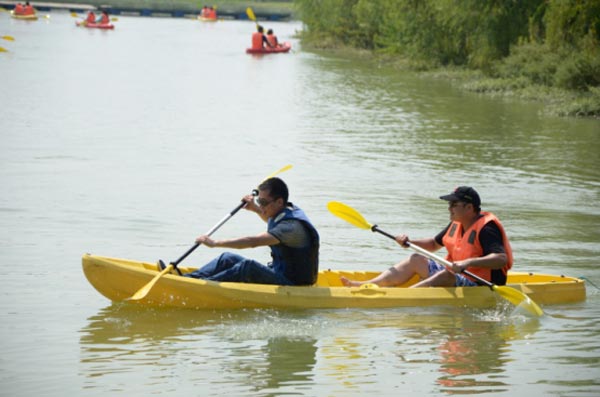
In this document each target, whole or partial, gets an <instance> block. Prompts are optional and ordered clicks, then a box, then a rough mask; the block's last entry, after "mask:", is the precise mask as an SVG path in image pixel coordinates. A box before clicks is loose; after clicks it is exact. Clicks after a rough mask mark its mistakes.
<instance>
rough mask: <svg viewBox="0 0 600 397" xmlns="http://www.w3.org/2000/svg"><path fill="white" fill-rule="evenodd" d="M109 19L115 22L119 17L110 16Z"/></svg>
mask: <svg viewBox="0 0 600 397" xmlns="http://www.w3.org/2000/svg"><path fill="white" fill-rule="evenodd" d="M110 20H111V21H113V22H117V21H118V20H119V18H117V17H112V18H110Z"/></svg>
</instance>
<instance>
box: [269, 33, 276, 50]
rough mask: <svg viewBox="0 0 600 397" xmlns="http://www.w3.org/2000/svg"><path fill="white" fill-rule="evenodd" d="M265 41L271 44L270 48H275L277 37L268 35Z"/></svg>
mask: <svg viewBox="0 0 600 397" xmlns="http://www.w3.org/2000/svg"><path fill="white" fill-rule="evenodd" d="M267 41H268V42H269V44H271V46H273V47H277V36H275V35H274V34H268V35H267Z"/></svg>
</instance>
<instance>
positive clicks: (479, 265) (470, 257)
mask: <svg viewBox="0 0 600 397" xmlns="http://www.w3.org/2000/svg"><path fill="white" fill-rule="evenodd" d="M440 198H441V199H442V200H446V201H448V211H449V212H450V224H448V226H446V228H445V229H444V230H442V231H441V232H440V233H438V235H437V236H435V237H433V238H424V239H420V240H409V238H408V236H406V235H399V236H397V237H396V241H397V242H398V244H400V245H402V246H404V247H406V243H407V242H408V241H410V243H411V244H414V245H418V246H419V247H421V248H424V249H426V250H428V251H431V252H433V251H437V250H439V249H440V248H443V247H445V248H446V250H447V251H448V255H447V256H446V259H447V260H448V261H450V262H452V271H449V270H448V269H446V268H445V267H444V266H443V265H441V264H438V263H436V262H435V261H433V260H431V259H428V258H426V257H425V256H422V255H419V254H413V255H411V256H410V257H408V258H407V259H405V260H403V261H402V262H400V263H398V264H396V265H394V266H393V267H391V268H390V269H388V270H386V271H385V272H383V273H381V274H379V275H378V276H377V277H375V278H373V279H371V280H367V281H354V280H348V279H346V278H345V277H342V278H341V280H342V283H343V284H344V285H346V286H350V287H352V286H360V285H362V284H366V283H372V284H377V285H379V286H381V287H392V286H399V285H402V284H404V283H405V282H406V281H408V280H409V279H411V278H412V277H413V275H415V274H418V275H419V277H420V278H421V281H420V282H418V283H417V284H415V285H413V287H441V286H444V287H469V286H475V285H477V284H476V283H475V281H474V280H472V279H471V278H469V277H468V276H466V275H463V274H461V273H462V272H463V271H464V270H468V271H469V272H471V273H474V274H475V275H477V276H479V277H481V278H484V279H486V280H488V281H490V282H492V283H494V284H496V285H504V284H506V274H507V272H508V270H509V269H510V268H511V267H512V263H513V256H512V250H511V247H510V243H509V241H508V238H507V237H506V233H505V232H504V227H503V226H502V224H501V223H500V221H499V220H498V218H497V217H496V216H495V215H494V214H492V213H491V212H485V211H481V208H480V207H481V199H480V198H479V194H477V192H476V191H475V189H473V188H472V187H469V186H460V187H458V188H456V189H455V190H454V191H453V192H452V193H450V194H447V195H445V196H441V197H440Z"/></svg>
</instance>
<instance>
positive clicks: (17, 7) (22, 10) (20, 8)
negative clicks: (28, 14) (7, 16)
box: [13, 3, 25, 15]
mask: <svg viewBox="0 0 600 397" xmlns="http://www.w3.org/2000/svg"><path fill="white" fill-rule="evenodd" d="M13 12H14V14H15V15H23V14H24V13H25V7H23V4H21V3H17V5H15V9H14V10H13Z"/></svg>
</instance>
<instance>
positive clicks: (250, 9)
mask: <svg viewBox="0 0 600 397" xmlns="http://www.w3.org/2000/svg"><path fill="white" fill-rule="evenodd" d="M246 14H248V18H250V19H251V20H253V21H254V22H256V15H254V11H252V8H250V7H248V8H246Z"/></svg>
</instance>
